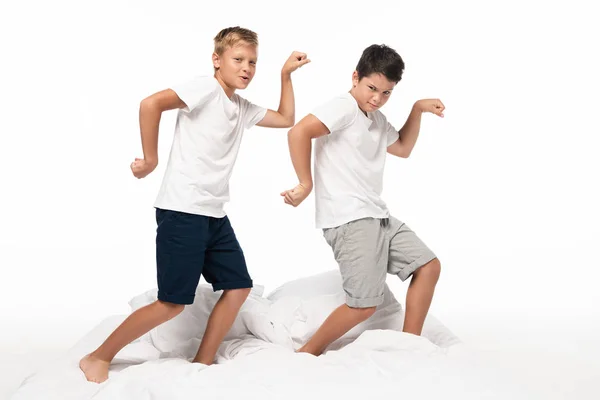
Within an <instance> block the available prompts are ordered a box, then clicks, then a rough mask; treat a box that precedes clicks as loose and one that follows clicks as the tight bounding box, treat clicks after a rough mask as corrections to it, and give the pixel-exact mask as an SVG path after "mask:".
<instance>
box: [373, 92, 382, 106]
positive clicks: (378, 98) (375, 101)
mask: <svg viewBox="0 0 600 400" xmlns="http://www.w3.org/2000/svg"><path fill="white" fill-rule="evenodd" d="M380 100H381V98H380V97H379V95H378V94H376V95H374V96H373V99H371V102H373V104H375V105H376V106H377V105H379V102H380Z"/></svg>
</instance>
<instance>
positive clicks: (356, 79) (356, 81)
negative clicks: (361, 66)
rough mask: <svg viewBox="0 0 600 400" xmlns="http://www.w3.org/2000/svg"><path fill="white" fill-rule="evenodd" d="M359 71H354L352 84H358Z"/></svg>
mask: <svg viewBox="0 0 600 400" xmlns="http://www.w3.org/2000/svg"><path fill="white" fill-rule="evenodd" d="M358 81H359V79H358V72H356V71H354V72H353V73H352V86H354V87H356V85H358Z"/></svg>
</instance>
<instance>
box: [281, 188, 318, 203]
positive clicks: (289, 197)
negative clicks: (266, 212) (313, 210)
mask: <svg viewBox="0 0 600 400" xmlns="http://www.w3.org/2000/svg"><path fill="white" fill-rule="evenodd" d="M310 191H311V188H310V187H307V186H305V185H303V184H301V183H300V184H298V186H296V187H295V188H293V189H292V190H286V191H283V192H281V196H283V201H284V202H285V204H289V205H291V206H294V207H298V206H299V205H300V203H302V202H303V201H304V199H306V198H307V197H308V195H309V194H310Z"/></svg>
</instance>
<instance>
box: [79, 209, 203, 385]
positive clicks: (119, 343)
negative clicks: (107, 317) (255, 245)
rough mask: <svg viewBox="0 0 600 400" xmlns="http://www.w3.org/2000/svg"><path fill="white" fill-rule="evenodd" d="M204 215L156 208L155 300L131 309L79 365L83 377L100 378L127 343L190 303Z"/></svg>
mask: <svg viewBox="0 0 600 400" xmlns="http://www.w3.org/2000/svg"><path fill="white" fill-rule="evenodd" d="M206 218H207V217H204V216H200V215H191V214H185V213H180V212H176V211H169V210H160V209H157V210H156V222H157V224H158V228H157V232H156V266H157V280H158V301H156V302H154V303H152V304H150V305H148V306H146V307H142V308H140V309H139V310H136V311H135V312H133V313H132V314H131V315H130V316H129V317H128V318H127V319H126V320H125V321H123V323H122V324H121V326H119V327H118V328H117V329H116V330H115V331H114V333H112V334H111V335H110V336H109V337H108V338H107V339H106V341H105V342H104V343H103V344H102V345H101V346H100V347H99V348H98V349H97V350H95V351H94V352H92V353H91V354H89V355H87V356H85V357H84V358H83V359H82V360H81V362H80V364H79V366H80V368H81V370H82V371H83V372H84V374H85V376H86V379H87V380H88V381H92V382H98V383H100V382H103V381H105V380H106V379H107V378H108V367H109V365H110V362H111V361H112V359H113V358H114V357H115V355H116V354H117V353H118V352H119V351H120V350H121V349H122V348H123V347H125V346H126V345H127V344H129V343H130V342H132V341H133V340H135V339H137V338H138V337H140V336H142V335H143V334H144V333H146V332H148V331H150V330H151V329H153V328H155V327H156V326H158V325H160V324H162V323H164V322H166V321H168V320H170V319H171V318H173V317H175V316H176V315H178V314H179V313H181V312H182V311H183V309H184V305H185V304H192V303H193V302H194V296H195V293H196V287H197V286H198V281H199V280H200V274H201V271H202V265H203V262H204V246H203V240H205V237H206V233H205V232H206V231H207V229H208V220H207V219H206Z"/></svg>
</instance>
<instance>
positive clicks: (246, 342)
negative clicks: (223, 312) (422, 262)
mask: <svg viewBox="0 0 600 400" xmlns="http://www.w3.org/2000/svg"><path fill="white" fill-rule="evenodd" d="M124 318H125V316H113V317H110V318H107V319H106V320H104V321H103V322H102V323H101V324H99V325H98V326H97V327H96V328H94V329H93V330H92V331H91V332H89V333H88V334H87V335H86V336H85V337H84V338H82V339H81V340H80V341H79V342H78V343H77V344H76V345H75V346H74V347H73V348H71V349H70V350H69V351H68V352H67V353H66V354H65V355H64V356H63V357H61V358H59V359H58V360H57V361H56V362H54V363H53V364H52V365H50V366H48V367H46V368H44V369H42V370H40V371H38V372H36V373H34V374H32V375H30V376H29V377H28V378H27V379H25V381H24V382H23V383H22V384H21V385H20V387H19V389H18V390H17V391H16V393H15V394H14V395H13V397H12V399H13V400H24V399H27V400H30V399H38V398H39V399H41V398H43V399H47V400H52V399H61V400H70V399H78V400H81V399H100V400H102V399H111V400H116V399H139V400H144V399H148V400H150V399H152V400H156V399H190V398H202V399H232V398H244V399H284V398H285V399H307V398H311V400H312V399H321V398H323V399H331V398H359V396H382V395H383V396H393V397H394V398H399V397H403V398H419V399H434V398H435V399H440V398H450V399H453V398H457V399H458V398H460V399H462V400H468V399H478V400H479V399H521V398H522V399H535V398H537V397H536V396H535V393H532V392H531V391H528V390H527V389H526V388H524V387H521V386H520V385H519V384H518V383H517V381H516V380H513V379H512V377H511V376H510V374H507V373H506V371H503V370H499V369H496V368H495V367H494V366H493V365H491V364H490V363H488V362H486V360H485V359H483V358H480V357H478V356H477V355H476V353H473V352H472V351H470V350H469V349H468V348H467V347H466V346H464V345H462V344H460V343H459V342H458V341H457V340H455V338H454V339H453V338H452V335H451V333H449V331H448V330H444V329H443V328H444V327H443V325H441V324H440V323H439V322H437V320H433V321H434V322H436V323H437V325H436V324H433V325H432V324H429V327H430V334H432V335H434V336H435V335H436V329H437V330H438V331H439V334H438V335H437V336H438V339H439V340H441V341H444V343H446V344H450V343H451V342H452V341H453V340H454V342H452V343H453V344H451V345H450V346H446V347H442V346H438V345H436V344H434V343H432V341H430V340H429V339H427V338H425V337H418V336H414V335H410V334H405V333H402V332H397V331H391V330H386V331H384V330H371V331H367V332H365V333H363V334H362V335H361V336H360V337H359V338H358V339H357V340H356V341H354V342H352V343H350V344H348V345H346V346H345V347H343V348H341V349H340V350H337V351H329V352H328V353H326V354H325V355H323V356H321V357H318V358H317V357H313V356H310V355H306V354H296V353H294V352H293V351H292V350H291V349H288V348H285V347H281V346H278V345H275V344H271V343H267V342H265V341H262V340H259V339H257V338H254V337H250V336H246V337H241V338H238V339H233V340H229V341H227V342H224V343H223V345H222V346H221V347H220V349H219V353H218V358H217V361H218V363H217V364H216V365H213V366H210V367H206V366H204V365H200V364H192V363H190V362H188V361H187V360H183V359H178V358H171V357H168V356H167V357H166V358H165V354H164V353H163V354H161V353H160V352H159V351H158V350H157V349H156V348H154V347H153V346H152V345H151V343H149V342H146V341H137V342H134V343H132V344H131V345H129V346H127V347H126V348H125V349H123V351H122V352H120V353H119V354H118V355H117V358H116V359H115V363H114V365H113V367H111V371H110V375H109V380H108V381H106V382H105V383H103V384H100V385H98V384H95V383H90V382H87V381H86V380H85V378H84V376H83V374H82V373H81V371H80V370H79V368H78V361H79V359H80V358H81V357H82V356H83V355H85V354H86V353H88V352H89V351H91V350H93V349H94V348H96V347H97V346H98V345H99V344H100V343H101V342H102V341H103V340H104V339H105V338H106V336H107V335H108V334H109V333H110V332H111V331H112V330H113V329H114V328H115V327H116V326H117V325H118V324H119V323H120V322H121V321H122V320H123V319H124ZM436 327H437V328H436ZM448 335H451V336H450V337H448ZM434 340H435V339H434Z"/></svg>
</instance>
